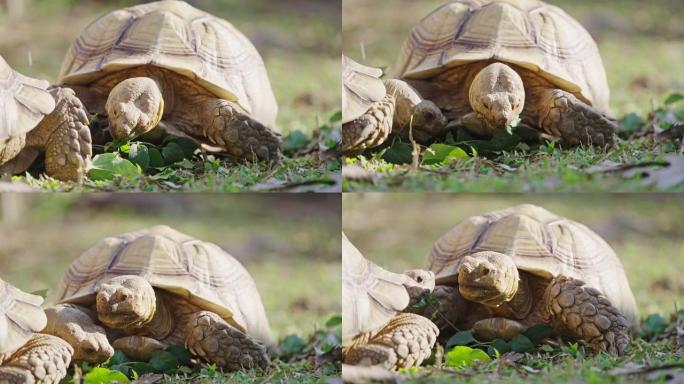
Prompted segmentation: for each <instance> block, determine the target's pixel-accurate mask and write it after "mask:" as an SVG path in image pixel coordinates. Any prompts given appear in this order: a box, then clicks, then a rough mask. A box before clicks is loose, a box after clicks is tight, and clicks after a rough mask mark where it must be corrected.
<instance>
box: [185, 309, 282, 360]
mask: <svg viewBox="0 0 684 384" xmlns="http://www.w3.org/2000/svg"><path fill="white" fill-rule="evenodd" d="M185 334H186V340H185V344H186V346H187V347H188V349H189V350H190V352H192V353H194V354H196V355H198V356H200V357H201V358H202V359H203V360H205V361H207V362H209V363H213V364H216V365H217V366H218V367H220V368H222V369H224V370H228V371H237V370H239V369H252V368H257V367H259V368H262V369H266V368H267V367H268V366H269V364H270V359H269V357H268V352H267V351H266V346H265V345H264V344H262V343H261V342H260V341H258V340H257V339H255V338H253V337H251V336H249V335H246V334H245V333H244V332H242V331H240V330H239V329H237V328H235V327H233V326H231V325H230V324H228V323H227V322H226V321H225V320H223V319H222V318H221V317H220V316H219V315H217V314H215V313H213V312H209V311H200V312H197V313H195V314H193V315H192V317H191V318H190V320H189V321H188V324H187V325H186V332H185Z"/></svg>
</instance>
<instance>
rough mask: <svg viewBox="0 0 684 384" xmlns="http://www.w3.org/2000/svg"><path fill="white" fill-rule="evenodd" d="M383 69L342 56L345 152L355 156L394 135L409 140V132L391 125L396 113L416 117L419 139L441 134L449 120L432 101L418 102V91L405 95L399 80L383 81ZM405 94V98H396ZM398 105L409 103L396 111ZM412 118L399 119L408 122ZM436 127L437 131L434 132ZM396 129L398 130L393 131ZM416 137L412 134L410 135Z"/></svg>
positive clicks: (404, 87)
mask: <svg viewBox="0 0 684 384" xmlns="http://www.w3.org/2000/svg"><path fill="white" fill-rule="evenodd" d="M381 76H382V70H381V69H379V68H372V67H367V66H365V65H362V64H359V63H357V62H356V61H354V60H352V59H351V58H349V57H347V56H344V55H342V84H343V89H342V124H343V129H342V134H343V136H342V152H343V154H345V155H353V154H358V153H360V152H363V150H365V149H366V148H372V147H376V146H378V145H380V144H382V143H383V142H385V141H386V140H387V137H388V136H389V135H390V134H392V133H394V134H397V135H399V136H400V137H402V138H403V139H405V140H409V139H410V138H409V131H408V130H407V129H399V128H406V127H399V126H395V125H393V124H392V122H393V121H394V120H395V117H394V114H395V110H396V112H401V113H408V114H409V115H410V114H412V115H413V123H414V124H416V125H417V126H420V127H422V131H417V132H415V134H416V136H417V137H418V140H422V141H425V140H427V139H428V137H423V136H425V135H426V134H428V132H431V133H429V135H430V136H433V135H435V134H439V130H440V129H441V128H442V127H444V126H445V125H446V118H445V117H444V116H443V115H442V112H441V111H440V109H439V108H438V107H437V106H436V105H435V103H433V102H432V101H430V100H419V99H418V98H417V97H418V96H417V94H416V93H415V92H406V89H407V86H406V85H405V84H402V82H400V81H399V80H396V79H386V80H381V79H380V77H381ZM397 92H402V93H401V96H402V97H395V96H396V94H397ZM397 102H402V103H409V104H410V106H408V105H402V106H401V107H400V108H395V104H396V103H397ZM410 118H411V116H398V117H396V119H402V120H405V121H408V120H409V119H410ZM433 127H434V130H435V131H434V132H432V129H433ZM393 128H397V129H396V130H394V131H393ZM411 134H413V132H411Z"/></svg>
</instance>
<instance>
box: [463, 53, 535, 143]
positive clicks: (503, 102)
mask: <svg viewBox="0 0 684 384" xmlns="http://www.w3.org/2000/svg"><path fill="white" fill-rule="evenodd" d="M468 98H469V100H470V106H471V107H472V108H473V110H474V111H475V112H477V114H478V115H479V116H481V117H482V120H483V122H484V123H485V125H486V126H487V128H489V130H491V132H492V133H493V132H494V131H495V130H498V129H505V128H506V127H508V126H512V125H515V124H517V122H518V121H519V119H520V113H522V111H523V107H524V106H525V88H524V86H523V81H522V78H520V75H518V73H517V72H516V71H514V70H513V69H512V68H511V67H509V66H507V65H505V64H502V63H493V64H490V65H488V66H487V67H485V68H483V69H482V70H481V71H480V72H479V73H478V74H477V75H476V76H475V78H474V79H473V82H472V83H471V85H470V90H469V92H468Z"/></svg>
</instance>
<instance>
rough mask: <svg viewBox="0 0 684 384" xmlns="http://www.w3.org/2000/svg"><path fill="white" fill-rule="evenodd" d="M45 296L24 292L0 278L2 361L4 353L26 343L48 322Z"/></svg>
mask: <svg viewBox="0 0 684 384" xmlns="http://www.w3.org/2000/svg"><path fill="white" fill-rule="evenodd" d="M41 304H43V298H42V297H40V296H36V295H31V294H28V293H26V292H22V291H20V290H19V289H17V288H15V287H14V286H12V285H11V284H10V283H8V282H6V281H3V280H1V279H0V363H1V362H2V360H3V359H2V355H3V354H8V353H11V352H13V351H15V350H17V349H18V348H19V347H21V346H22V345H24V343H26V342H27V341H28V340H29V339H30V338H31V335H33V334H34V333H36V332H40V331H41V330H42V329H43V328H45V325H46V324H47V317H46V316H45V312H43V308H41V307H40V305H41Z"/></svg>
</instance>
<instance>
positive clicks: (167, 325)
mask: <svg viewBox="0 0 684 384" xmlns="http://www.w3.org/2000/svg"><path fill="white" fill-rule="evenodd" d="M154 292H155V297H156V309H155V311H154V315H153V316H152V318H151V319H150V320H149V321H148V322H147V323H145V324H143V327H144V328H145V334H146V335H149V336H152V337H153V338H155V339H157V340H163V339H164V338H166V337H167V336H168V335H170V334H171V333H172V332H173V330H174V328H175V327H176V321H175V320H174V315H173V313H172V311H171V306H170V305H169V302H168V300H167V298H166V294H165V293H164V292H162V291H160V290H158V289H155V290H154Z"/></svg>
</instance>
